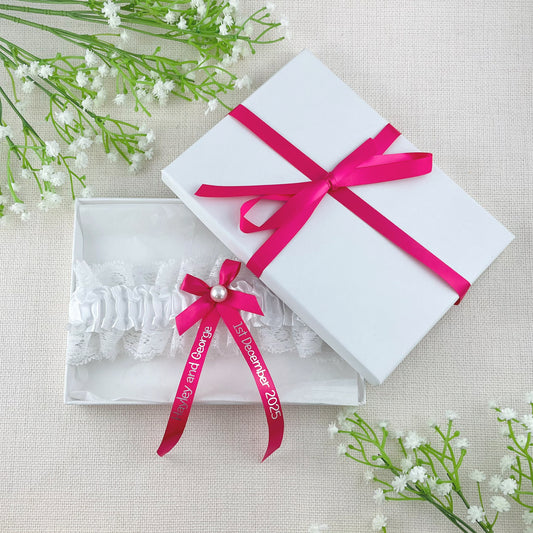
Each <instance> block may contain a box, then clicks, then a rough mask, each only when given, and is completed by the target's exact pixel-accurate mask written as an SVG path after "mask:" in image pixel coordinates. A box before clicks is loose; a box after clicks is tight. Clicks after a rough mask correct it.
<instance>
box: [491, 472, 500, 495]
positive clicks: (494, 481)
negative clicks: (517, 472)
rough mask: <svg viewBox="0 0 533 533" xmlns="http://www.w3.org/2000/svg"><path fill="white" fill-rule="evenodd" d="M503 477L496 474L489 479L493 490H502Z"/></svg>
mask: <svg viewBox="0 0 533 533" xmlns="http://www.w3.org/2000/svg"><path fill="white" fill-rule="evenodd" d="M502 481H503V480H502V477H501V476H499V475H498V474H495V475H494V476H491V478H490V479H489V489H490V490H491V491H492V492H498V491H499V490H500V486H501V484H502Z"/></svg>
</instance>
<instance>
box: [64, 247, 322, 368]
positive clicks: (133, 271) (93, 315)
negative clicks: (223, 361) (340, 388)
mask: <svg viewBox="0 0 533 533" xmlns="http://www.w3.org/2000/svg"><path fill="white" fill-rule="evenodd" d="M224 259H225V258H224V257H218V258H217V260H216V261H215V262H214V264H213V259H212V258H211V259H208V258H206V259H201V258H189V259H186V260H182V261H181V262H180V261H175V260H170V261H166V262H163V263H157V264H152V265H128V264H125V263H123V262H111V263H104V264H92V265H89V264H88V263H86V262H85V261H80V262H77V263H75V265H74V280H75V290H74V292H73V294H72V296H71V299H70V309H69V326H68V329H69V335H68V347H67V361H68V363H69V364H73V365H81V364H85V363H88V362H90V361H92V360H102V359H114V358H115V357H116V356H117V355H118V354H120V353H124V354H125V355H127V356H130V357H134V358H136V359H138V360H144V361H147V360H150V359H152V358H153V357H157V356H167V357H175V356H176V355H177V354H178V353H184V352H187V353H188V349H189V348H190V346H191V345H192V342H193V340H194V331H192V330H189V331H188V332H187V333H185V334H184V335H182V336H180V335H179V334H178V332H177V331H176V327H175V323H174V317H175V316H176V315H178V314H179V313H180V312H181V311H182V310H183V309H185V307H187V306H189V305H190V304H191V303H192V302H193V301H194V300H195V297H194V296H193V295H191V294H188V293H184V292H182V291H180V290H179V287H180V285H181V282H182V281H183V278H184V277H185V274H187V273H190V274H193V275H194V276H197V277H199V278H201V279H204V280H205V281H207V282H208V284H209V285H215V284H216V283H217V282H218V272H219V270H220V267H221V265H222V263H223V261H224ZM207 265H213V266H212V267H211V266H207ZM230 287H231V288H233V289H236V290H240V291H243V292H249V293H252V294H255V296H257V298H258V300H259V304H260V306H261V309H262V310H263V313H264V316H259V315H254V314H251V313H245V312H242V313H241V314H242V317H243V319H244V320H245V321H246V323H247V325H248V327H249V328H250V330H251V332H252V334H253V336H254V338H255V340H256V342H257V343H258V345H259V346H260V347H261V349H262V350H264V351H265V352H270V353H284V352H288V351H297V352H298V354H299V355H300V356H301V357H308V356H310V355H313V354H315V353H318V352H320V351H321V349H322V340H321V339H320V337H318V336H317V335H316V333H314V332H313V331H312V330H311V329H310V328H308V327H307V326H306V325H305V324H304V323H303V322H302V320H301V319H300V318H299V317H298V316H296V315H295V314H294V313H293V312H292V311H291V310H290V309H289V308H288V307H287V306H286V305H285V304H284V303H283V302H282V301H281V300H279V299H278V298H277V297H276V296H275V295H274V294H273V293H272V292H271V291H270V290H269V289H268V288H267V287H266V286H265V285H264V284H263V283H262V282H261V281H259V280H258V279H257V278H256V277H255V276H254V275H253V274H252V273H251V272H250V271H249V270H247V269H246V268H242V269H241V272H240V273H239V276H238V278H237V280H235V281H234V282H233V283H231V285H230ZM193 329H194V328H193ZM239 354H240V352H239V351H238V348H237V346H236V345H235V341H234V340H233V339H232V337H231V336H230V334H229V333H228V331H227V329H226V328H225V327H224V326H223V325H221V326H219V327H218V328H217V331H216V333H215V336H214V337H213V342H212V345H211V348H210V350H209V356H210V357H212V356H213V355H218V356H231V355H233V356H238V355H239Z"/></svg>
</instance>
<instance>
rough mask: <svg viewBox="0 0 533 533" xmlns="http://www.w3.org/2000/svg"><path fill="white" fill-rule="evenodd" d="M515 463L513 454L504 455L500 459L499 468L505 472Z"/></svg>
mask: <svg viewBox="0 0 533 533" xmlns="http://www.w3.org/2000/svg"><path fill="white" fill-rule="evenodd" d="M515 465H516V457H515V456H514V455H509V454H508V455H504V456H503V457H502V459H501V461H500V468H501V469H502V474H505V473H506V472H508V471H509V470H511V467H512V466H515Z"/></svg>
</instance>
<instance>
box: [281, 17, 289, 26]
mask: <svg viewBox="0 0 533 533" xmlns="http://www.w3.org/2000/svg"><path fill="white" fill-rule="evenodd" d="M279 24H280V26H281V27H282V28H288V27H289V21H288V20H287V19H285V18H282V19H280V20H279Z"/></svg>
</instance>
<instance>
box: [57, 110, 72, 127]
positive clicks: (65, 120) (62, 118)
mask: <svg viewBox="0 0 533 533" xmlns="http://www.w3.org/2000/svg"><path fill="white" fill-rule="evenodd" d="M54 116H55V118H56V122H57V123H58V124H59V125H60V126H65V125H67V126H71V125H72V121H73V120H74V115H73V114H72V111H70V109H65V111H61V112H59V113H58V112H57V111H56V113H54Z"/></svg>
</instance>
